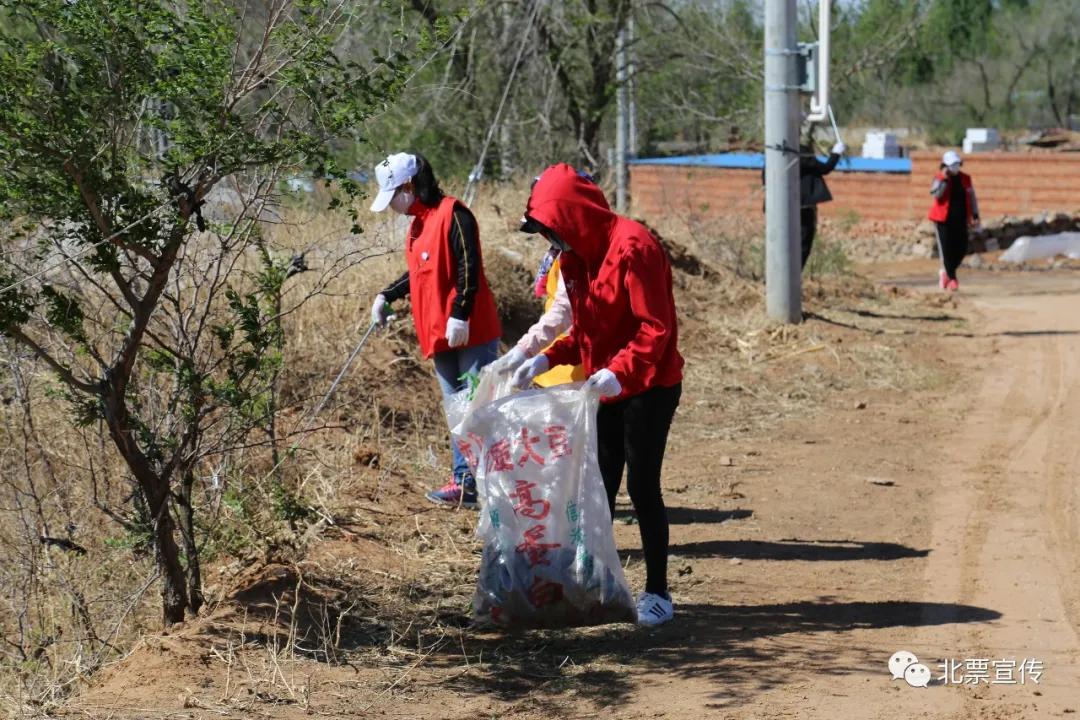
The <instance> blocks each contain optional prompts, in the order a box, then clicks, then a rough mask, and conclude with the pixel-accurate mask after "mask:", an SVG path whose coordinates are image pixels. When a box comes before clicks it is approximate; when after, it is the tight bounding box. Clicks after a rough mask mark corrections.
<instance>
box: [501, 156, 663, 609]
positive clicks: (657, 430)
mask: <svg viewBox="0 0 1080 720" xmlns="http://www.w3.org/2000/svg"><path fill="white" fill-rule="evenodd" d="M522 230H525V231H526V232H538V233H541V234H542V235H543V236H544V237H545V238H547V240H548V242H550V243H551V244H552V245H553V246H555V247H557V248H558V249H559V250H560V251H561V253H562V254H561V255H560V261H561V265H562V276H563V282H564V284H565V285H566V292H567V295H568V296H569V298H570V305H571V308H572V309H573V315H574V321H573V326H572V327H571V329H570V333H569V334H568V335H567V336H566V337H564V338H563V339H562V340H559V341H558V342H556V343H555V344H554V345H552V346H551V347H550V348H548V350H547V351H546V352H544V353H542V354H540V355H537V356H536V357H534V358H532V359H530V360H528V361H526V362H525V363H524V364H523V365H521V366H520V367H519V368H518V370H517V372H515V374H514V383H515V385H517V386H518V387H522V386H524V385H526V384H528V383H529V382H530V381H531V380H532V378H534V377H536V376H537V375H540V374H541V373H543V372H545V371H547V370H548V368H550V367H554V366H556V365H563V364H566V365H576V364H578V363H581V364H582V365H583V366H584V370H585V374H586V376H587V377H588V378H589V379H588V380H587V381H586V382H587V385H589V386H591V387H593V388H595V389H596V390H597V391H598V392H599V394H600V396H601V398H602V404H601V406H600V410H599V412H598V414H597V433H598V438H597V450H598V453H599V460H600V472H601V474H602V475H603V477H604V485H605V488H606V489H607V495H608V506H609V508H610V509H611V512H612V516H614V512H615V495H616V494H617V493H618V491H619V485H620V483H621V482H622V473H623V468H624V467H625V468H626V489H627V491H628V492H629V494H630V500H631V502H632V503H633V504H634V510H635V511H636V512H637V518H638V526H639V528H640V531H641V544H642V549H643V551H644V555H645V570H646V580H645V592H643V593H642V594H641V595H640V596H639V597H638V602H637V611H638V622H639V623H641V624H643V625H659V624H660V623H663V622H667V621H668V620H670V619H671V618H672V616H673V615H674V608H673V607H672V603H671V596H670V595H669V594H668V591H667V556H668V519H667V509H666V508H665V507H664V499H663V496H662V494H661V492H660V470H661V467H662V465H663V461H664V449H665V447H666V445H667V436H668V430H669V429H670V427H671V421H672V419H673V417H674V415H675V409H676V408H677V407H678V405H679V396H680V395H681V393H682V368H683V359H682V356H681V355H680V354H679V348H678V344H679V342H678V341H679V330H678V321H677V319H676V313H675V297H674V294H673V293H672V289H671V265H670V263H669V261H668V256H667V252H666V251H665V250H664V248H663V247H661V245H660V243H659V242H658V241H657V240H656V238H654V237H653V236H652V234H651V233H650V232H649V231H648V229H647V228H645V226H644V225H641V224H640V223H637V222H634V221H633V220H630V219H628V218H624V217H621V216H619V215H616V214H615V213H613V212H612V211H611V209H610V208H609V207H608V204H607V200H605V199H604V194H603V192H602V191H601V190H600V188H599V187H597V186H596V184H595V183H593V182H592V181H590V180H589V179H588V178H586V177H584V176H582V175H581V174H579V173H578V172H577V171H575V170H574V169H573V168H572V167H570V166H569V165H566V164H559V165H553V166H551V167H549V168H548V169H547V170H545V171H544V173H543V174H542V175H541V176H540V178H539V180H537V182H536V184H535V185H534V187H533V190H532V195H531V196H530V197H529V202H528V205H527V207H526V209H525V222H524V224H523V226H522Z"/></svg>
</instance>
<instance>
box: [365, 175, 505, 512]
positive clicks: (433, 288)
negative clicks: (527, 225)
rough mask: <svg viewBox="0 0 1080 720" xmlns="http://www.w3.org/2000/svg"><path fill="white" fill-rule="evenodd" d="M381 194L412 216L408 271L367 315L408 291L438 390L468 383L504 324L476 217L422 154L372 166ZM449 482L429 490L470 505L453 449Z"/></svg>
mask: <svg viewBox="0 0 1080 720" xmlns="http://www.w3.org/2000/svg"><path fill="white" fill-rule="evenodd" d="M375 179H376V181H377V182H378V185H379V194H378V195H376V197H375V201H374V202H373V203H372V204H371V209H372V211H374V212H381V211H383V210H385V209H386V208H387V207H389V208H391V209H392V210H394V211H395V212H397V213H399V214H401V215H408V216H411V217H412V222H411V223H410V224H409V232H408V235H407V236H406V239H405V260H406V264H407V266H408V269H407V270H406V271H405V273H404V274H403V275H402V276H401V277H400V278H398V279H397V281H396V282H394V283H392V284H391V285H389V286H388V287H387V288H386V289H385V290H383V291H382V292H381V293H379V294H378V295H377V296H376V297H375V302H374V304H372V306H371V320H372V322H373V323H374V324H376V325H378V326H382V325H385V324H386V322H387V321H388V319H389V318H390V317H392V316H391V315H390V304H391V303H392V302H394V301H396V300H399V299H401V298H404V297H405V296H406V295H408V296H409V300H410V302H411V304H412V315H413V321H414V322H415V324H416V337H417V340H419V341H420V350H421V351H422V352H423V353H424V357H427V358H431V359H432V360H434V362H435V374H436V376H438V378H439V385H440V387H441V388H442V392H443V396H444V397H446V396H449V395H452V394H454V393H456V392H459V391H461V390H463V389H464V388H465V382H466V381H465V377H466V376H467V375H469V374H474V373H476V372H478V371H479V370H480V368H482V367H484V366H485V365H487V364H488V363H490V362H492V361H493V360H495V359H496V358H497V357H498V355H499V337H500V336H501V335H502V327H501V326H500V324H499V315H498V312H497V311H496V308H495V297H494V295H492V293H491V288H490V287H489V286H488V283H487V278H486V277H485V276H484V260H483V257H482V256H481V254H480V235H479V230H478V228H477V224H476V218H474V217H473V214H472V213H471V212H469V209H468V208H466V207H465V206H464V205H462V204H461V203H460V202H458V201H457V200H456V199H454V198H452V197H450V196H448V195H445V194H444V193H443V191H442V190H441V189H440V188H439V184H438V182H437V181H436V179H435V173H434V172H433V171H432V169H431V165H430V164H429V163H428V161H427V160H426V159H425V158H424V156H422V155H420V154H415V155H414V154H409V153H395V154H393V155H390V156H389V157H387V158H386V160H384V161H383V162H381V163H379V164H378V165H377V166H375ZM451 449H452V452H453V457H454V467H453V474H452V476H451V477H450V480H449V482H447V483H446V485H444V486H443V487H441V488H439V489H438V490H432V491H431V492H429V493H427V499H428V500H430V501H432V502H433V503H436V504H438V505H443V506H447V507H465V508H470V509H475V508H476V507H477V506H478V503H479V501H478V498H477V494H476V480H475V478H474V477H473V474H472V471H471V470H470V469H469V465H468V463H467V462H466V460H465V457H464V456H463V455H462V454H461V451H460V450H459V449H458V448H457V445H456V444H454V443H451Z"/></svg>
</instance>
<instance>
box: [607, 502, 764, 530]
mask: <svg viewBox="0 0 1080 720" xmlns="http://www.w3.org/2000/svg"><path fill="white" fill-rule="evenodd" d="M667 514H668V522H669V523H671V524H672V525H693V524H713V523H723V522H728V521H729V520H746V519H747V518H751V517H753V516H754V511H753V510H743V509H741V508H737V509H734V510H716V509H714V508H689V507H672V506H670V505H669V506H668V508H667ZM631 518H637V513H635V512H634V511H633V510H632V509H631V508H616V509H615V522H626V521H628V520H630V519H631Z"/></svg>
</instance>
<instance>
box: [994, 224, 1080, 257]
mask: <svg viewBox="0 0 1080 720" xmlns="http://www.w3.org/2000/svg"><path fill="white" fill-rule="evenodd" d="M1055 255H1064V256H1066V257H1068V258H1071V259H1073V260H1076V259H1080V232H1063V233H1054V234H1053V235H1036V236H1030V235H1024V236H1023V237H1018V238H1016V241H1015V242H1014V243H1013V244H1012V245H1010V246H1009V249H1008V250H1006V251H1005V252H1003V253H1002V254H1001V259H1002V260H1003V261H1005V262H1014V263H1022V262H1027V261H1028V260H1038V259H1039V258H1048V257H1054V256H1055Z"/></svg>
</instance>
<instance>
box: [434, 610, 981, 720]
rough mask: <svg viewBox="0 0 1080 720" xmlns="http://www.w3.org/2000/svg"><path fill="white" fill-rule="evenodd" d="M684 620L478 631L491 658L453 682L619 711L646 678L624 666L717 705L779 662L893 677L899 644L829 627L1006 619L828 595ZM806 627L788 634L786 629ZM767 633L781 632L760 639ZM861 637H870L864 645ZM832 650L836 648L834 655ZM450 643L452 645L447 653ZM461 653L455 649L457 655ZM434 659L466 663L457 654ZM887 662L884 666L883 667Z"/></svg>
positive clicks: (472, 647) (745, 691) (547, 707)
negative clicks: (684, 686) (698, 692)
mask: <svg viewBox="0 0 1080 720" xmlns="http://www.w3.org/2000/svg"><path fill="white" fill-rule="evenodd" d="M677 613H678V614H677V616H676V620H675V621H674V622H672V623H670V624H668V625H664V626H661V627H660V628H657V629H655V630H647V629H644V628H637V627H632V626H627V625H612V626H607V627H603V628H594V629H586V630H581V629H579V630H565V631H535V632H529V633H523V634H519V635H506V634H497V633H484V634H470V635H469V636H468V637H467V639H466V640H465V643H464V648H465V650H466V651H467V652H468V653H470V654H471V655H473V656H474V657H476V656H477V655H481V654H482V656H483V657H484V658H485V661H484V662H485V667H484V668H483V669H482V671H480V672H474V673H468V674H465V675H463V676H461V677H459V678H458V679H456V680H455V681H453V683H452V685H453V689H454V690H456V691H458V692H462V693H467V694H476V695H482V696H492V697H495V698H498V699H499V700H502V701H510V702H514V701H518V702H520V701H521V700H522V699H523V698H528V701H529V702H530V704H531V707H532V708H534V709H536V710H541V711H548V712H550V713H551V714H552V715H553V716H554V715H558V714H559V710H560V707H561V705H562V703H564V702H565V703H572V702H576V701H579V700H581V699H586V700H589V701H591V702H593V703H594V704H595V705H596V707H598V708H601V707H605V708H611V707H612V706H617V705H623V704H628V703H630V702H631V701H632V696H633V693H634V690H635V688H636V686H637V682H638V679H636V678H633V677H630V676H628V674H627V673H625V672H614V671H608V670H606V669H605V670H592V669H590V670H589V671H586V672H577V671H576V670H577V669H578V668H579V667H580V666H582V665H589V666H592V665H600V666H601V667H603V666H611V667H614V668H621V667H622V666H627V665H633V666H634V667H635V668H636V672H637V673H638V674H640V673H642V672H645V673H656V675H657V676H658V677H660V676H663V675H671V676H678V677H682V678H694V679H698V680H704V681H706V682H709V683H711V685H712V688H713V689H712V690H710V691H709V692H708V694H709V700H711V702H710V703H708V705H709V706H710V707H733V706H737V705H739V704H742V703H745V702H747V701H750V700H752V699H753V698H754V697H755V696H757V695H758V694H760V693H762V692H765V691H768V690H770V689H771V688H774V687H777V686H780V685H783V684H784V683H786V682H788V679H787V678H786V674H785V673H783V672H777V671H776V669H777V668H791V667H798V668H800V670H801V671H804V672H805V671H809V672H814V673H821V674H825V675H837V676H839V675H845V674H850V673H867V674H874V673H876V672H880V674H882V675H884V674H885V660H887V658H888V656H889V654H890V653H891V652H893V650H894V649H895V648H891V647H876V646H874V645H873V643H872V642H871V643H869V644H867V638H862V637H861V638H859V641H858V642H857V641H856V637H857V636H853V637H851V638H846V639H845V640H844V641H843V647H844V650H843V655H844V657H843V659H842V660H839V659H837V657H836V652H835V647H836V644H837V640H836V639H835V638H829V637H828V635H829V634H835V633H850V632H854V631H861V630H873V629H884V628H894V627H921V626H929V625H942V624H954V623H984V622H990V621H992V620H995V619H997V618H999V617H1001V614H1000V613H998V612H996V611H994V610H989V609H986V608H980V607H975V606H971V605H959V604H952V603H926V602H908V601H884V602H836V601H829V600H827V599H821V600H818V601H802V602H792V603H779V604H764V605H680V606H678V608H677ZM790 634H798V635H799V637H798V638H793V639H791V640H784V639H782V636H785V635H790ZM763 638H773V639H772V640H770V641H769V642H761V640H762V639H763ZM860 642H861V643H862V644H860ZM830 648H832V649H833V652H830ZM449 649H451V648H449V646H448V650H449ZM455 655H457V656H456V657H455ZM435 662H438V663H446V664H448V665H456V664H458V663H461V662H462V660H461V657H460V655H459V654H457V653H449V654H447V655H445V656H443V657H441V658H439V659H438V660H436V661H435ZM879 668H880V671H879Z"/></svg>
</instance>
